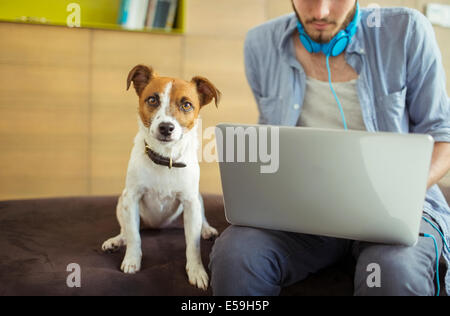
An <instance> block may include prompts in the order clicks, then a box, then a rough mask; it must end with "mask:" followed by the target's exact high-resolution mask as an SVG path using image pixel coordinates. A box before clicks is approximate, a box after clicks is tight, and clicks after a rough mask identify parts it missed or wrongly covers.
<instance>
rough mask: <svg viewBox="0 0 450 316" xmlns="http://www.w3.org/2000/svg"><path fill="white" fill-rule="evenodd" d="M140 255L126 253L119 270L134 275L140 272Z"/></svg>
mask: <svg viewBox="0 0 450 316" xmlns="http://www.w3.org/2000/svg"><path fill="white" fill-rule="evenodd" d="M141 259H142V255H139V254H130V253H128V252H127V253H126V255H125V258H124V259H123V261H122V265H121V267H120V270H122V271H123V272H124V273H128V274H134V273H136V272H138V271H139V270H141Z"/></svg>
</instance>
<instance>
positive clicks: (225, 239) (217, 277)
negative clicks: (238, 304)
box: [209, 226, 279, 295]
mask: <svg viewBox="0 0 450 316" xmlns="http://www.w3.org/2000/svg"><path fill="white" fill-rule="evenodd" d="M269 244H270V234H269V233H268V232H267V231H266V230H261V229H256V228H250V227H240V226H229V227H228V228H227V229H226V230H225V231H224V232H223V233H222V234H221V236H220V237H219V238H218V239H217V240H216V241H215V244H214V247H213V249H212V251H211V254H210V263H209V269H210V271H211V286H212V288H213V292H214V294H215V295H222V294H220V293H226V294H223V295H231V294H230V293H233V294H235V295H240V294H242V295H246V294H247V293H246V291H247V289H248V287H249V285H251V284H253V285H256V283H261V284H262V283H267V285H268V288H269V287H270V284H273V283H276V282H277V279H278V278H279V273H278V272H277V271H279V269H278V267H276V265H275V264H274V261H275V260H274V259H273V258H271V255H270V250H268V248H270V247H268V246H269ZM247 295H248V294H247Z"/></svg>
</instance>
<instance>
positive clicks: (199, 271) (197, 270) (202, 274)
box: [186, 264, 209, 291]
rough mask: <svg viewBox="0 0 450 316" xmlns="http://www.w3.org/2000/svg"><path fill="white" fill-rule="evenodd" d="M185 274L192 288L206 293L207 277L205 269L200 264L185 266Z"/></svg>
mask: <svg viewBox="0 0 450 316" xmlns="http://www.w3.org/2000/svg"><path fill="white" fill-rule="evenodd" d="M186 272H187V275H188V278H189V283H190V284H191V285H193V286H196V287H198V288H199V289H202V290H203V291H206V290H207V289H208V283H209V277H208V273H206V271H205V268H203V265H201V264H190V265H189V264H187V265H186Z"/></svg>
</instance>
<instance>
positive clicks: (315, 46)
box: [297, 2, 361, 57]
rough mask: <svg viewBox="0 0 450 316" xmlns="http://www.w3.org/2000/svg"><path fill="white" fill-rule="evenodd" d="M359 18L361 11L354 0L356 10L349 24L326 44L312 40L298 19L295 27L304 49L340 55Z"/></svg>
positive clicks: (348, 41)
mask: <svg viewBox="0 0 450 316" xmlns="http://www.w3.org/2000/svg"><path fill="white" fill-rule="evenodd" d="M360 20H361V13H360V11H359V3H358V2H356V12H355V16H354V17H353V20H352V21H351V22H350V24H349V25H348V26H347V27H346V28H345V30H341V31H340V32H339V33H337V34H336V36H335V37H333V38H332V39H331V41H330V42H328V43H326V44H319V43H316V42H314V41H313V40H312V39H311V38H310V37H309V36H308V34H306V32H305V29H304V28H303V25H302V23H300V21H298V22H297V29H298V32H299V33H300V41H301V42H302V44H303V46H305V48H306V50H307V51H308V52H310V53H320V52H322V53H324V54H325V55H326V56H333V57H335V56H338V55H340V54H341V53H342V52H343V51H344V50H345V48H346V47H347V45H348V44H349V43H350V40H351V38H352V37H353V35H355V33H356V29H357V28H358V24H359V21H360Z"/></svg>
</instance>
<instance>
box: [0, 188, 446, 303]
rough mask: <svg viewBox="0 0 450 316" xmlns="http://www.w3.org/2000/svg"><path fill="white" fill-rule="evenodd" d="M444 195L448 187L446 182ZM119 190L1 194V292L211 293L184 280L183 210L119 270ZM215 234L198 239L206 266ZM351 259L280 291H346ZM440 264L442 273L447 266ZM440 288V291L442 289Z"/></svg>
mask: <svg viewBox="0 0 450 316" xmlns="http://www.w3.org/2000/svg"><path fill="white" fill-rule="evenodd" d="M443 191H444V192H445V194H446V196H447V199H449V197H450V188H448V187H447V188H443ZM203 198H204V203H205V210H206V211H205V213H206V216H207V218H208V221H209V223H210V224H211V225H212V226H214V227H216V228H217V229H218V230H219V233H221V232H222V231H223V230H224V229H225V228H226V227H227V226H228V224H227V223H226V220H225V217H224V209H223V199H222V196H219V195H212V194H204V195H203ZM117 199H118V197H117V196H110V197H74V198H53V199H35V200H17V201H4V202H0V249H1V250H2V251H1V252H0V295H181V296H189V295H211V289H208V291H206V292H204V291H201V290H198V289H196V288H194V287H193V286H191V285H189V283H188V279H187V276H186V273H185V270H184V267H185V264H186V257H185V239H184V230H183V226H182V218H180V219H179V220H178V221H177V222H176V223H174V227H172V228H165V229H163V230H144V231H142V232H141V236H142V251H143V259H142V268H141V271H140V272H139V273H137V274H135V275H127V274H124V273H122V272H121V271H120V264H121V262H122V259H123V257H124V254H125V249H121V250H120V251H118V252H116V253H113V254H106V253H103V252H102V251H101V245H102V243H103V242H104V241H105V240H106V239H108V238H110V237H113V236H115V235H117V234H118V233H119V225H118V223H117V220H116V218H115V207H116V203H117ZM212 245H213V241H206V240H202V243H201V249H202V258H203V263H204V265H205V267H207V264H208V263H209V253H210V251H211V248H212ZM70 263H76V264H78V265H79V266H80V269H81V287H80V288H69V287H68V286H67V284H66V280H67V278H68V276H69V275H70V274H71V271H67V267H68V265H69V264H70ZM353 264H354V263H353V262H352V260H351V259H349V260H347V261H344V262H340V263H338V264H336V265H335V266H333V267H330V268H327V269H324V270H323V271H320V272H319V273H316V274H314V275H312V276H310V277H309V278H308V279H306V280H304V281H302V282H299V283H297V284H295V285H293V286H290V287H288V288H286V289H283V291H282V293H281V294H282V295H351V294H352V291H353ZM442 270H443V269H441V275H443V273H444V271H442ZM442 292H444V291H442Z"/></svg>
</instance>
